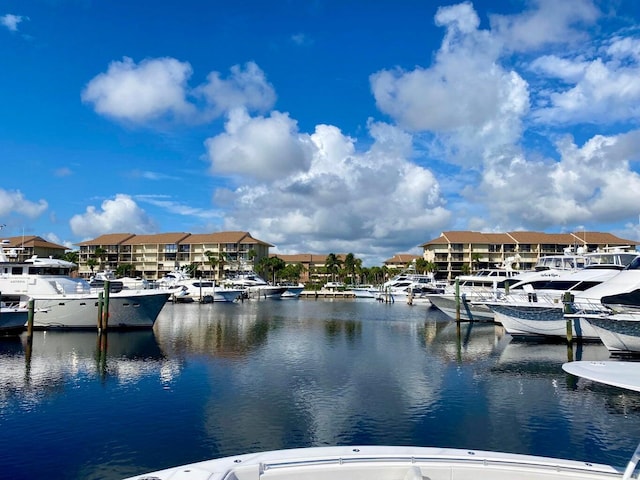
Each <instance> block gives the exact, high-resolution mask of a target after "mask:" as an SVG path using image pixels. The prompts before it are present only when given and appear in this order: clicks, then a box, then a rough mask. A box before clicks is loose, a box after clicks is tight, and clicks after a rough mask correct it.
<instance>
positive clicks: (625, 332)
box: [586, 314, 640, 354]
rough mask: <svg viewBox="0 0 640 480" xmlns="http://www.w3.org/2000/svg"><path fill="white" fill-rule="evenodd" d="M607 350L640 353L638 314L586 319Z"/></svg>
mask: <svg viewBox="0 0 640 480" xmlns="http://www.w3.org/2000/svg"><path fill="white" fill-rule="evenodd" d="M586 320H587V321H588V322H589V323H590V324H591V325H592V327H593V328H594V330H595V331H596V333H597V334H598V335H599V336H600V340H602V343H603V344H604V346H605V347H607V350H609V352H611V353H614V354H640V316H638V315H624V314H620V315H611V316H607V317H604V316H603V317H588V318H587V319H586Z"/></svg>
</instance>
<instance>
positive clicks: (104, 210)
mask: <svg viewBox="0 0 640 480" xmlns="http://www.w3.org/2000/svg"><path fill="white" fill-rule="evenodd" d="M69 225H70V226H71V230H72V231H73V233H74V234H75V235H78V236H80V237H82V238H91V237H97V236H99V235H103V234H105V233H117V232H131V233H153V232H155V231H156V230H157V227H156V225H155V223H154V222H153V220H152V219H151V218H150V217H149V216H148V215H147V213H146V212H145V211H144V210H143V209H141V208H140V207H139V206H138V205H137V204H136V202H135V201H134V200H133V199H132V198H131V197H130V196H129V195H123V194H117V195H116V196H115V198H114V199H112V200H105V201H104V202H102V205H101V210H99V209H96V207H94V206H89V207H87V210H86V212H85V213H83V214H78V215H74V216H73V217H72V218H71V220H70V221H69Z"/></svg>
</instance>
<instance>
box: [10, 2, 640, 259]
mask: <svg viewBox="0 0 640 480" xmlns="http://www.w3.org/2000/svg"><path fill="white" fill-rule="evenodd" d="M0 66H1V67H0V68H1V74H0V102H1V105H2V106H1V108H0V158H2V162H3V164H4V170H3V174H2V176H1V177H0V178H1V179H2V180H0V224H4V225H5V227H4V228H3V229H2V233H3V235H4V236H19V235H38V236H41V237H43V238H45V239H47V240H50V241H52V242H54V243H58V244H61V245H66V246H68V247H69V248H77V243H78V242H82V241H84V240H87V239H92V238H96V237H98V236H100V235H102V234H106V233H137V234H152V233H167V232H190V233H210V232H219V231H248V232H250V233H251V234H252V236H253V237H254V238H257V239H259V240H262V241H265V242H268V243H270V244H272V245H274V248H272V249H271V252H272V253H282V254H295V253H323V254H326V253H353V254H355V255H356V257H358V258H360V259H362V260H363V264H364V265H365V266H373V265H380V264H381V263H382V262H383V261H384V260H386V259H388V258H390V257H392V256H393V255H394V254H397V253H414V254H420V253H421V250H422V249H421V248H419V245H421V244H423V243H426V242H428V241H429V240H432V239H435V238H437V237H439V236H440V234H441V233H442V232H444V231H448V230H474V231H481V232H505V231H515V230H531V231H542V232H547V233H559V232H572V231H583V230H586V231H603V232H611V233H613V234H615V235H618V236H620V237H621V238H624V239H629V240H640V171H639V163H638V161H639V160H640V125H639V124H640V3H639V2H636V1H635V0H567V1H558V0H527V1H525V0H502V1H487V0H482V1H475V2H456V1H444V0H442V1H439V2H438V1H424V0H393V1H387V0H272V1H264V0H234V1H231V0H224V1H223V0H209V1H205V0H182V1H180V2H177V1H169V0H154V1H153V2H147V1H143V0H139V1H134V2H132V1H129V0H111V1H105V0H0Z"/></svg>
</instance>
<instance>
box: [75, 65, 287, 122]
mask: <svg viewBox="0 0 640 480" xmlns="http://www.w3.org/2000/svg"><path fill="white" fill-rule="evenodd" d="M191 74H192V70H191V65H190V64H189V63H187V62H180V61H178V60H176V59H174V58H153V59H146V60H143V61H142V62H140V63H139V64H136V63H135V62H134V61H133V60H132V59H131V58H127V57H125V58H124V59H123V60H122V61H115V62H111V64H110V65H109V68H108V70H107V72H106V73H101V74H99V75H97V76H96V77H94V78H93V79H92V80H90V81H89V83H88V84H87V86H86V87H85V89H84V90H83V92H82V95H81V96H82V100H83V101H84V102H85V103H89V104H92V105H93V106H94V108H95V110H96V112H97V113H99V114H101V115H106V116H108V117H111V118H113V119H115V120H120V121H126V122H131V123H136V124H143V123H150V122H153V121H157V120H160V119H163V120H164V119H173V120H177V121H183V122H202V121H208V120H211V119H212V118H215V117H218V116H220V115H223V114H228V113H229V112H230V111H232V110H234V109H237V108H244V109H247V110H249V111H257V112H265V111H268V110H269V109H270V108H271V107H272V106H273V104H274V103H275V101H276V95H275V90H274V89H273V86H272V85H271V84H269V82H268V81H267V79H266V77H265V74H264V72H263V71H262V70H261V69H260V68H259V67H258V66H257V65H256V64H255V63H254V62H248V63H246V64H245V65H244V68H242V67H241V66H239V65H235V66H233V67H231V75H230V76H229V78H228V79H226V80H225V79H222V78H221V75H220V73H218V72H211V73H210V74H209V75H208V77H207V82H206V83H204V84H202V85H200V86H197V87H195V88H193V89H191V88H190V87H189V85H188V80H189V78H190V77H191ZM190 98H192V99H193V100H195V99H204V103H203V104H198V105H197V104H196V103H194V102H192V101H190V100H189V99H190Z"/></svg>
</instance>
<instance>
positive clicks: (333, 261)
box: [324, 253, 342, 281]
mask: <svg viewBox="0 0 640 480" xmlns="http://www.w3.org/2000/svg"><path fill="white" fill-rule="evenodd" d="M341 266H342V260H340V259H339V258H338V256H337V255H336V254H335V253H330V254H329V255H327V258H326V260H325V261H324V268H325V270H326V272H327V274H328V275H331V281H335V275H336V274H337V273H338V272H339V271H340V267H341Z"/></svg>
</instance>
